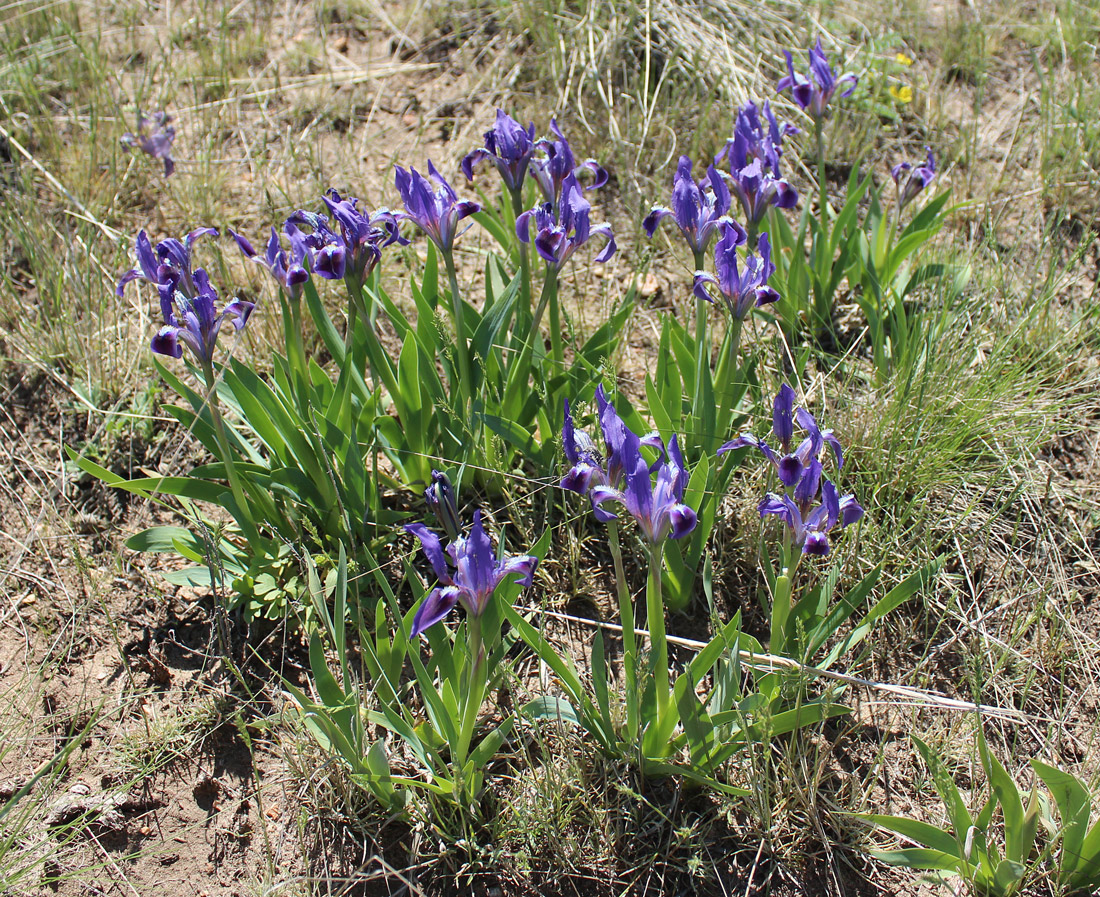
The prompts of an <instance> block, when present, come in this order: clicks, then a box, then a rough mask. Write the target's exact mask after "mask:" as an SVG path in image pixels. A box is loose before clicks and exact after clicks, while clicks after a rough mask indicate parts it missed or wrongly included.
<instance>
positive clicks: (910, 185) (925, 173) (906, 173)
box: [890, 146, 936, 210]
mask: <svg viewBox="0 0 1100 897" xmlns="http://www.w3.org/2000/svg"><path fill="white" fill-rule="evenodd" d="M925 149H926V150H928V158H927V160H926V161H925V163H924V164H923V165H917V166H914V165H913V164H912V163H910V162H899V163H898V164H897V165H895V166H894V167H893V168H892V169H891V170H890V177H892V178H893V179H894V183H895V184H896V185H897V188H898V209H899V210H900V209H904V208H905V207H906V206H907V205H909V203H911V202H912V201H913V200H914V199H916V198H917V194H919V193H920V192H921V190H923V189H924V188H925V187H927V186H928V185H929V184H931V183H932V179H933V178H934V177H935V176H936V159H935V157H934V156H933V155H932V147H930V146H926V147H925Z"/></svg>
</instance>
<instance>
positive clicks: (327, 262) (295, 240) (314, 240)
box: [283, 209, 348, 280]
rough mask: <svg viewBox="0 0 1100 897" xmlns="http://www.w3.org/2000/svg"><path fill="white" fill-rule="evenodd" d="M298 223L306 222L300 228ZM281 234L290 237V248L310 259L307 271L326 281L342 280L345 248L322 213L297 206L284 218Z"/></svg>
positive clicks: (345, 266)
mask: <svg viewBox="0 0 1100 897" xmlns="http://www.w3.org/2000/svg"><path fill="white" fill-rule="evenodd" d="M299 225H305V226H306V227H308V228H309V230H308V231H303V230H301V229H300V228H299ZM283 231H284V233H286V235H287V238H288V239H289V240H290V246H291V251H292V252H293V253H294V255H295V256H298V255H299V253H301V254H302V257H304V258H308V259H309V264H310V270H311V271H312V272H313V273H314V274H316V275H317V276H318V277H322V278H324V279H325V280H343V279H344V276H345V275H346V274H347V268H348V247H347V245H346V244H345V242H344V240H343V239H342V238H341V236H340V235H339V234H338V233H336V231H334V230H333V229H332V228H331V227H330V226H329V222H328V219H327V218H326V217H325V216H324V215H318V214H317V213H316V212H310V211H309V210H307V209H298V211H296V212H294V213H293V214H291V216H290V217H289V218H287V220H286V224H285V226H284V227H283Z"/></svg>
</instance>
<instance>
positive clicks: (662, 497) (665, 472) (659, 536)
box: [590, 430, 697, 545]
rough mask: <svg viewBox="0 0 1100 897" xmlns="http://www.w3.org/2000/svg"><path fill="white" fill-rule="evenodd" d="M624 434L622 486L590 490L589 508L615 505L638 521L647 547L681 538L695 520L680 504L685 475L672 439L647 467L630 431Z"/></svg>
mask: <svg viewBox="0 0 1100 897" xmlns="http://www.w3.org/2000/svg"><path fill="white" fill-rule="evenodd" d="M627 433H628V434H629V435H628V438H627V439H626V441H625V442H624V444H623V466H624V471H625V477H624V478H625V484H624V486H623V488H622V489H617V488H614V487H612V486H595V487H593V489H592V491H591V492H590V497H591V499H592V505H593V507H595V508H600V507H601V506H602V505H603V503H604V502H608V501H616V502H619V503H620V504H621V505H622V506H623V507H624V508H626V510H627V512H628V513H629V514H630V516H631V517H633V518H634V519H635V520H636V521H637V522H638V527H639V529H641V531H642V537H643V538H644V539H645V540H646V541H647V542H648V543H649V544H650V545H659V544H660V543H661V542H663V541H664V540H665V539H667V538H668V537H670V536H671V537H672V538H673V539H682V538H684V536H686V535H688V534H689V533H690V532H691V531H692V530H693V529H695V524H696V522H697V518H696V515H695V511H693V510H692V509H691V508H689V507H688V506H687V505H686V504H684V489H685V488H686V487H687V481H688V474H687V470H686V469H685V468H684V457H683V455H682V454H681V453H680V445H679V443H678V442H677V439H676V437H675V436H673V437H672V441H671V442H669V445H668V453H667V455H666V454H665V452H664V451H662V452H661V455H662V457H661V458H659V459H658V460H657V462H656V463H655V464H653V465H652V466H650V465H649V464H648V463H646V460H645V458H644V457H643V456H642V453H641V440H639V439H638V437H637V436H635V435H634V434H633V433H632V432H630V430H627ZM654 472H656V474H657V479H656V482H654V480H653V477H652V474H653V473H654Z"/></svg>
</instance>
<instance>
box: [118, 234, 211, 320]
mask: <svg viewBox="0 0 1100 897" xmlns="http://www.w3.org/2000/svg"><path fill="white" fill-rule="evenodd" d="M208 234H209V235H213V236H217V234H218V231H217V229H215V228H213V227H197V228H195V230H193V231H191V233H189V234H188V235H187V236H185V237H184V238H183V240H182V241H180V240H177V239H175V237H169V238H168V239H166V240H161V241H160V242H159V243H157V246H156V249H155V250H154V249H153V245H152V243H151V242H150V241H149V237H148V235H147V234H146V233H145V231H141V232H140V233H139V234H138V235H137V243H136V247H135V254H136V255H137V260H138V267H137V268H134V269H132V270H130V271H127V272H126V273H125V274H123V275H122V279H121V280H120V281H119V282H118V287H117V288H116V289H115V294H116V295H118V296H121V295H122V293H123V290H124V289H125V287H126V284H128V283H129V282H130V281H131V280H147V281H149V282H150V283H153V284H156V286H157V289H158V291H159V292H160V298H161V303H162V304H163V303H164V302H165V301H168V302H171V301H172V295H173V294H174V293H175V292H176V290H177V289H178V290H182V292H183V293H185V294H186V295H188V296H194V295H195V293H196V287H195V281H194V279H193V276H192V273H191V244H192V243H194V242H195V240H197V239H198V238H199V237H203V236H206V235H208Z"/></svg>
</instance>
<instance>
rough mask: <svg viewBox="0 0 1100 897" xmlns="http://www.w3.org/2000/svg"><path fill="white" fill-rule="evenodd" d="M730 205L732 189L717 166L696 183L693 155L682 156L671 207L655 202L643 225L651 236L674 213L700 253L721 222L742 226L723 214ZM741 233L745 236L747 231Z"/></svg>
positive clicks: (690, 241)
mask: <svg viewBox="0 0 1100 897" xmlns="http://www.w3.org/2000/svg"><path fill="white" fill-rule="evenodd" d="M729 208H730V194H729V190H728V189H727V188H726V184H725V181H723V179H722V176H721V175H720V174H719V173H718V172H717V170H716V169H715V168H714V166H713V165H712V166H711V167H710V168H709V169H708V170H707V175H706V177H704V178H703V179H702V180H701V181H699V183H696V182H695V179H694V178H693V177H692V176H691V159H689V158H688V157H687V156H681V157H680V164H679V165H678V166H677V167H676V176H675V177H674V178H673V181H672V208H671V209H666V208H664V207H662V206H654V207H653V210H652V211H651V212H650V213H649V214H648V215H646V217H645V221H643V222H642V227H643V228H644V229H645V232H646V235H647V236H650V237H652V236H653V234H654V233H656V231H657V225H658V224H660V222H661V219H662V218H665V217H667V216H669V215H672V216H673V218H674V219H675V221H676V225H677V227H679V228H680V232H681V233H682V234H683V235H684V239H685V240H687V243H688V246H690V247H691V251H692V252H693V253H695V254H696V255H698V254H699V253H702V252H706V249H707V245H708V244H709V243H710V238H711V236H713V234H714V232H715V230H717V229H718V225H719V224H720V223H722V222H726V223H728V224H729V225H732V226H733V227H736V228H740V225H739V224H737V223H736V222H734V221H733V220H732V219H728V218H724V216H725V214H726V213H727V212H728V211H729ZM741 233H742V239H744V231H742V232H741Z"/></svg>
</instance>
